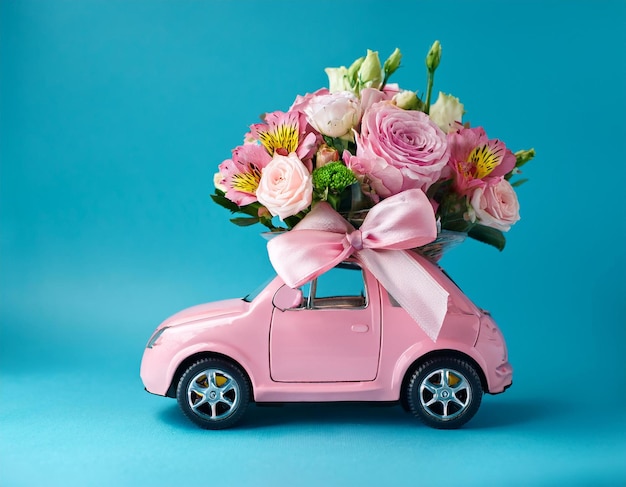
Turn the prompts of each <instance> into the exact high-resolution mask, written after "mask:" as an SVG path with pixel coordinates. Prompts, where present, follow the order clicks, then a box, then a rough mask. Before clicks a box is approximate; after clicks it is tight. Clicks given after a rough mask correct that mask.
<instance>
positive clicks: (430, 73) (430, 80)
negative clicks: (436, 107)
mask: <svg viewBox="0 0 626 487" xmlns="http://www.w3.org/2000/svg"><path fill="white" fill-rule="evenodd" d="M434 82H435V70H434V69H433V70H430V69H429V70H428V85H427V87H426V101H425V102H424V113H425V114H426V115H428V113H429V112H430V97H431V95H432V92H433V84H434Z"/></svg>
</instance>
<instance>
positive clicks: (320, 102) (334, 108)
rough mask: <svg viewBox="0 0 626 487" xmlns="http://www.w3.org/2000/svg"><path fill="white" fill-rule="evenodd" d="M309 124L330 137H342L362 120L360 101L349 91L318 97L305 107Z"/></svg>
mask: <svg viewBox="0 0 626 487" xmlns="http://www.w3.org/2000/svg"><path fill="white" fill-rule="evenodd" d="M304 113H305V114H306V117H307V120H308V122H309V123H310V124H311V125H312V126H313V128H314V129H315V130H317V131H318V132H320V133H321V134H323V135H327V136H328V137H342V136H344V135H346V134H347V133H349V132H350V131H351V130H352V128H353V127H354V126H355V125H357V124H358V123H359V120H360V119H361V104H360V102H359V99H358V98H357V97H356V96H355V95H354V94H353V93H350V92H349V91H339V92H337V93H330V94H328V95H318V96H315V97H313V98H311V100H310V101H309V104H308V105H307V106H306V107H305V109H304Z"/></svg>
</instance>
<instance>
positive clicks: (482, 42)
mask: <svg viewBox="0 0 626 487" xmlns="http://www.w3.org/2000/svg"><path fill="white" fill-rule="evenodd" d="M625 18H626V4H625V3H624V2H622V1H613V2H597V3H592V2H568V3H565V2H556V1H552V2H522V1H519V2H506V3H505V2H502V3H497V2H471V3H470V2H460V1H459V2H445V3H442V2H400V1H390V2H389V1H388V2H373V1H361V2H286V1H280V2H235V1H220V2H217V1H215V2H208V1H207V2H199V1H195V2H192V1H184V2H174V1H159V2H149V1H142V2H140V1H131V2H121V1H106V2H105V1H81V2H78V1H56V2H40V1H7V0H1V1H0V157H1V159H0V163H1V167H0V171H1V172H0V223H1V233H0V319H1V322H0V325H1V327H0V366H1V375H0V398H1V401H0V485H2V486H21V485H23V486H35V485H49V486H55V485H58V486H73V485H76V486H91V485H102V486H123V485H134V486H136V485H182V483H193V484H197V485H210V484H216V483H217V484H220V485H233V486H238V485H359V486H367V485H422V484H423V485H430V486H436V485H481V486H484V485H487V486H489V485H494V486H495V485H555V486H557V485H581V486H582V485H624V484H625V483H626V406H625V404H626V393H625V392H624V386H625V384H626V372H625V369H626V367H624V356H625V352H626V333H625V331H624V330H625V328H626V304H625V302H626V301H625V300H624V297H625V296H626V283H625V279H626V278H625V276H626V255H625V252H624V245H625V243H626V238H625V231H626V217H625V216H624V215H625V210H626V204H625V202H624V181H625V180H626V169H625V168H626V164H625V163H624V154H625V153H626V143H625V138H624V135H625V134H626V130H625V129H626V123H625V118H624V112H625V109H626V101H625V95H624V86H626V62H625V57H626V54H625V49H624V46H625V45H626V34H625V30H624V20H625ZM434 39H439V40H440V41H441V43H442V45H443V49H444V51H443V58H442V64H441V67H440V69H439V71H438V72H437V78H436V85H435V89H436V90H443V91H446V92H452V93H453V94H455V95H456V96H459V97H460V98H461V100H462V102H463V103H464V104H465V108H466V111H467V115H466V120H470V121H471V122H472V124H473V125H483V126H484V127H485V128H486V130H487V133H488V134H489V135H490V136H492V137H498V138H500V139H502V140H504V141H505V142H506V143H507V145H508V146H509V147H511V148H512V149H513V150H517V149H521V148H529V147H535V149H536V150H537V154H538V156H537V159H536V160H535V161H533V162H532V163H530V164H529V165H528V168H527V170H526V171H525V174H526V175H527V176H528V177H529V178H530V182H529V183H528V184H527V185H525V186H523V187H522V188H520V190H519V198H520V201H521V205H522V220H521V221H520V222H519V224H518V225H516V226H515V227H514V228H513V230H511V232H510V233H509V234H508V238H509V242H508V245H507V249H506V250H505V251H504V252H503V253H498V252H497V251H495V250H493V249H491V248H487V247H486V246H482V245H480V244H478V243H473V242H467V243H465V244H463V246H461V247H459V248H457V249H455V250H453V251H452V252H451V253H450V254H449V255H448V256H446V257H445V259H444V262H443V264H444V266H445V267H446V269H447V270H448V272H449V273H450V274H451V275H452V276H453V277H454V278H455V280H456V281H457V282H458V283H459V284H460V285H461V287H463V289H464V290H465V291H466V293H467V294H468V295H469V296H470V297H471V298H472V299H473V300H474V301H475V302H476V303H478V304H479V305H481V306H483V307H485V308H488V309H490V310H491V311H492V312H493V314H494V316H495V317H496V319H497V321H498V323H499V324H500V325H501V328H502V329H503V331H504V333H505V336H506V338H507V342H508V345H509V350H510V356H511V361H512V362H513V365H514V367H515V379H514V380H515V383H514V386H513V387H512V388H511V390H510V391H507V393H506V394H504V395H502V396H496V397H486V398H485V402H484V404H483V406H482V408H481V410H480V411H479V413H478V414H477V416H476V417H475V418H474V420H473V421H472V422H471V423H469V424H468V425H467V427H466V428H464V429H462V430H459V431H449V432H445V431H434V430H430V429H428V428H426V427H423V426H421V425H420V424H418V423H417V422H415V421H414V420H412V419H411V417H410V416H408V415H406V414H405V413H404V412H403V411H402V410H401V409H400V408H399V407H390V408H386V407H372V406H368V405H357V406H350V405H344V404H340V405H321V406H320V405H290V406H285V407H282V408H258V407H252V408H251V410H250V411H249V413H248V415H247V417H246V420H245V422H244V424H243V425H242V426H241V428H238V429H235V430H230V431H222V432H206V431H201V430H198V429H196V428H195V427H193V426H191V424H190V423H188V422H187V421H186V420H185V419H184V418H183V417H182V414H181V413H179V411H178V410H177V406H176V403H175V402H174V401H172V400H169V399H164V398H159V397H155V396H150V395H148V394H146V393H145V392H144V391H143V387H142V384H141V381H140V379H139V376H138V374H139V362H140V359H141V354H142V350H143V347H144V345H145V342H146V341H147V339H148V337H149V335H150V334H151V332H152V330H153V329H154V327H155V326H156V325H157V324H158V323H159V322H160V321H161V320H162V319H164V318H165V317H167V316H168V315H170V314H172V313H173V312H175V311H177V310H179V309H181V308H183V307H186V306H189V305H193V304H196V303H200V302H203V301H211V300H216V299H221V298H226V297H232V296H238V295H243V294H245V293H247V292H249V291H250V290H252V289H253V288H254V287H255V286H256V285H257V284H258V283H259V282H261V281H263V280H264V279H265V277H266V275H268V274H270V273H271V267H270V264H269V262H268V260H267V256H266V252H265V249H264V242H263V240H262V239H261V238H260V237H259V236H258V232H259V229H255V228H251V229H239V228H236V227H235V226H233V225H231V224H230V223H229V222H228V214H227V212H225V211H224V210H222V209H221V208H219V207H217V206H216V205H213V204H212V203H211V202H210V200H209V194H210V193H211V192H212V188H213V187H212V176H213V173H214V172H215V170H216V166H217V164H218V163H219V162H221V161H222V160H223V159H225V158H226V157H228V155H229V153H230V150H231V148H232V147H234V146H235V145H237V144H239V143H240V141H241V138H242V136H243V134H244V133H245V131H246V129H247V125H249V124H250V123H254V122H255V121H256V119H257V115H258V114H260V113H262V112H265V111H272V110H278V109H283V110H284V109H286V108H288V106H289V105H290V104H291V102H292V100H293V98H294V97H295V95H296V94H298V93H300V94H303V93H305V92H311V91H314V90H315V89H317V88H319V87H321V86H324V85H325V84H326V82H327V81H326V77H325V74H324V71H323V69H324V68H325V67H326V66H339V65H341V64H346V63H349V62H350V61H352V60H353V59H354V58H356V57H358V56H360V55H362V54H363V53H364V52H365V49H366V48H372V49H376V50H379V51H380V52H381V56H386V55H388V54H389V53H391V51H392V50H393V48H394V47H396V46H398V47H400V48H401V49H402V51H403V53H404V62H403V65H404V67H403V68H402V69H401V70H400V71H399V72H398V73H396V75H394V79H395V81H397V82H399V83H400V84H401V85H402V86H403V87H405V88H413V89H420V90H422V89H423V88H424V66H423V58H424V55H425V53H426V51H427V50H428V47H429V46H430V44H431V42H432V41H433V40H434Z"/></svg>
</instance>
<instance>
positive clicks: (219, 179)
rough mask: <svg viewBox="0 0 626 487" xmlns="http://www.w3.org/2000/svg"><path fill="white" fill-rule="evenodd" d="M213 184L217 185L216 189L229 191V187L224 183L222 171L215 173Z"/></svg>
mask: <svg viewBox="0 0 626 487" xmlns="http://www.w3.org/2000/svg"><path fill="white" fill-rule="evenodd" d="M213 185H214V186H215V189H219V190H220V191H222V192H223V193H226V191H228V188H227V187H226V186H225V185H224V176H223V175H222V173H221V172H216V173H215V174H214V175H213Z"/></svg>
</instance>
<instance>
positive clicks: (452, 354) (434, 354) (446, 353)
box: [400, 349, 489, 411]
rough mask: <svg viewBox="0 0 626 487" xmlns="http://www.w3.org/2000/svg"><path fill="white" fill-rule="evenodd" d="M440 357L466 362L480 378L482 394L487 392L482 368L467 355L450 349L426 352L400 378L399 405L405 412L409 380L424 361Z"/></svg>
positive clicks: (487, 388) (485, 378)
mask: <svg viewBox="0 0 626 487" xmlns="http://www.w3.org/2000/svg"><path fill="white" fill-rule="evenodd" d="M441 357H445V358H455V359H461V360H465V361H466V362H468V363H469V364H470V365H471V366H472V367H474V369H475V370H476V373H477V374H478V377H479V378H480V386H481V388H482V390H483V392H488V390H489V387H488V383H487V377H486V376H485V372H484V371H483V368H482V367H481V366H480V365H479V364H478V362H476V360H474V359H473V358H472V357H470V356H469V355H467V354H465V353H463V352H459V351H458V350H451V349H440V350H432V351H431V352H428V353H426V354H424V355H422V356H421V357H419V358H417V359H416V360H415V361H414V362H413V363H412V364H411V365H410V366H409V367H408V368H407V369H406V372H405V373H404V377H403V378H402V383H401V385H400V404H402V407H403V408H404V409H405V410H407V411H408V402H407V397H406V390H407V385H408V383H409V380H411V376H412V375H413V372H415V371H416V370H417V369H418V368H419V367H420V366H421V365H422V364H423V363H425V362H426V361H428V360H432V359H434V358H441Z"/></svg>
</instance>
